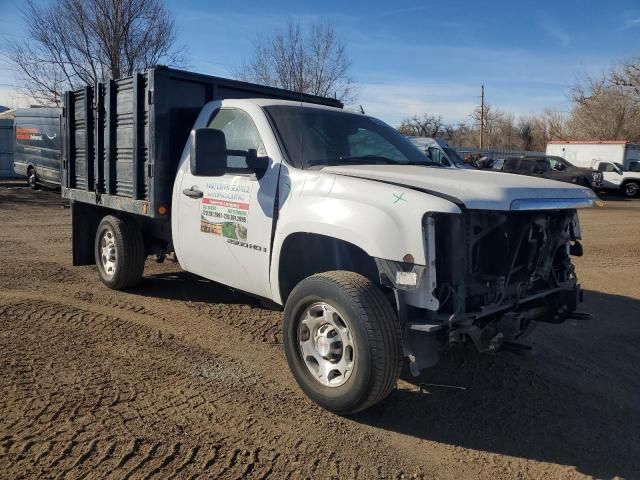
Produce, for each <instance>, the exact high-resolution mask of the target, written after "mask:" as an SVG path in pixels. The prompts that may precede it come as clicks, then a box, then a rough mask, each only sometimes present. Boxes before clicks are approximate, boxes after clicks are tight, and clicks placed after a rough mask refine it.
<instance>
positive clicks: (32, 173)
mask: <svg viewBox="0 0 640 480" xmlns="http://www.w3.org/2000/svg"><path fill="white" fill-rule="evenodd" d="M27 182H28V183H29V186H30V187H31V188H33V189H34V190H37V189H38V174H37V173H36V169H35V168H33V167H29V170H28V171H27Z"/></svg>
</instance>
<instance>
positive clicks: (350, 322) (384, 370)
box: [283, 271, 402, 415]
mask: <svg viewBox="0 0 640 480" xmlns="http://www.w3.org/2000/svg"><path fill="white" fill-rule="evenodd" d="M318 302H323V303H326V304H328V305H330V306H331V307H333V308H334V309H335V310H336V311H337V312H339V314H340V316H341V317H342V319H343V320H344V323H345V324H346V325H347V326H348V328H349V330H350V332H351V337H350V338H351V339H352V341H353V352H354V353H353V364H354V365H353V369H352V370H351V373H350V376H349V377H348V378H347V380H346V381H345V383H344V384H341V385H339V386H327V385H324V384H322V383H321V382H320V381H319V380H317V379H316V377H315V376H314V375H312V373H311V371H310V369H309V367H307V364H306V363H305V360H304V359H303V354H302V349H301V346H300V343H299V331H300V330H299V327H300V323H301V321H302V315H303V314H304V313H305V312H306V311H307V309H308V308H309V307H311V306H312V305H314V304H316V303H318ZM283 333H284V348H285V353H286V356H287V362H288V364H289V368H290V369H291V372H292V373H293V376H294V377H295V379H296V382H297V383H298V385H299V386H300V388H301V389H302V390H303V391H304V393H305V394H306V395H307V396H308V397H309V398H310V399H311V400H313V401H314V402H315V403H317V404H318V405H320V406H321V407H323V408H325V409H327V410H330V411H332V412H335V413H337V414H340V415H350V414H353V413H356V412H359V411H361V410H365V409H366V408H369V407H370V406H372V405H374V404H375V403H378V402H379V401H381V400H383V399H384V398H385V397H387V395H389V393H391V391H392V390H393V388H394V387H395V385H396V383H397V380H398V376H399V375H400V370H401V368H402V343H401V335H400V325H399V322H398V318H397V315H396V313H395V311H394V309H393V308H392V306H391V304H390V303H389V301H388V299H387V298H386V297H385V296H384V294H383V292H382V291H381V290H380V288H378V287H377V286H376V285H374V284H373V283H372V282H371V281H370V280H368V279H367V278H365V277H363V276H362V275H359V274H357V273H353V272H347V271H333V272H325V273H320V274H317V275H313V276H311V277H308V278H306V279H305V280H303V281H302V282H300V283H299V284H298V285H297V286H296V287H295V288H294V289H293V291H292V292H291V294H290V295H289V298H288V299H287V302H286V305H285V309H284V318H283Z"/></svg>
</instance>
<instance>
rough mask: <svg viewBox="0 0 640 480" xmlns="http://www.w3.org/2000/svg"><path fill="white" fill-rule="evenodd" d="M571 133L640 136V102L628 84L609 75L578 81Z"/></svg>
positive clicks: (605, 137)
mask: <svg viewBox="0 0 640 480" xmlns="http://www.w3.org/2000/svg"><path fill="white" fill-rule="evenodd" d="M571 98H572V100H573V102H574V105H575V106H574V108H573V110H572V112H571V115H570V117H569V120H568V121H567V130H568V134H569V135H570V136H571V137H572V138H577V139H585V138H587V139H591V138H594V139H600V140H620V139H627V140H634V141H635V140H638V139H640V102H638V101H637V99H636V98H635V94H634V93H633V92H630V91H629V90H628V89H626V88H625V87H624V86H619V85H615V84H612V83H611V82H609V81H608V79H607V78H596V79H594V78H587V79H586V80H584V81H582V82H579V83H577V84H576V85H574V87H573V89H572V93H571Z"/></svg>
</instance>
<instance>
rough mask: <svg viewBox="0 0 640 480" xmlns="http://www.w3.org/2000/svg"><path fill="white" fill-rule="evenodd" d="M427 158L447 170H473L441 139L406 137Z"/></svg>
mask: <svg viewBox="0 0 640 480" xmlns="http://www.w3.org/2000/svg"><path fill="white" fill-rule="evenodd" d="M407 138H408V139H409V140H411V143H413V144H414V145H415V146H416V147H418V148H419V149H420V151H422V152H424V154H425V155H426V156H427V158H428V159H429V160H430V161H432V162H435V163H438V164H440V165H441V166H443V167H447V168H466V169H469V168H474V167H473V166H472V165H470V164H469V163H466V162H465V161H464V160H463V159H462V157H461V156H460V155H458V152H456V151H455V150H454V149H453V148H451V147H450V146H449V144H448V143H447V142H446V141H444V140H442V139H441V138H431V137H407Z"/></svg>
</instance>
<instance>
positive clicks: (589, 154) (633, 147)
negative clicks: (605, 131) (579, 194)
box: [547, 140, 640, 169]
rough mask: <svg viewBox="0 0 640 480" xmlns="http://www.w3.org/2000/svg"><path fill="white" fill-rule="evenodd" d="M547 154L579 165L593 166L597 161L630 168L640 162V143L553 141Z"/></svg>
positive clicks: (621, 141) (623, 141)
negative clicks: (634, 163)
mask: <svg viewBox="0 0 640 480" xmlns="http://www.w3.org/2000/svg"><path fill="white" fill-rule="evenodd" d="M547 155H556V156H558V157H562V158H564V159H565V160H567V161H568V162H569V163H572V164H573V165H575V166H577V167H587V168H588V167H591V165H592V164H593V163H594V160H595V161H603V162H614V163H619V164H620V165H622V166H623V167H624V169H629V168H630V167H631V166H632V165H631V164H632V163H633V162H640V144H638V143H631V142H627V141H625V140H593V141H553V142H549V143H548V144H547Z"/></svg>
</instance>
